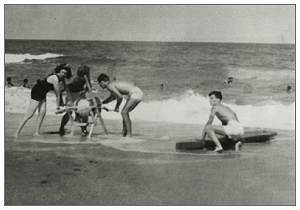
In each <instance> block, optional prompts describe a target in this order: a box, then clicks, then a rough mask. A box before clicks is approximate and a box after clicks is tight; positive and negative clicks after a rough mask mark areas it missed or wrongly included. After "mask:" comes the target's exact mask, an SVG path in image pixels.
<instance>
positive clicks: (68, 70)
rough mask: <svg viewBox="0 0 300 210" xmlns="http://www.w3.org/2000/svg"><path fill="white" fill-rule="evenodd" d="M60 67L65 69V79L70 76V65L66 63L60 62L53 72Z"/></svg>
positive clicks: (58, 70)
mask: <svg viewBox="0 0 300 210" xmlns="http://www.w3.org/2000/svg"><path fill="white" fill-rule="evenodd" d="M62 69H65V70H66V71H67V74H66V78H67V79H69V78H71V77H72V70H71V67H70V66H69V64H67V63H62V64H59V65H57V66H56V67H55V69H54V73H55V74H58V73H59V72H60V71H61V70H62Z"/></svg>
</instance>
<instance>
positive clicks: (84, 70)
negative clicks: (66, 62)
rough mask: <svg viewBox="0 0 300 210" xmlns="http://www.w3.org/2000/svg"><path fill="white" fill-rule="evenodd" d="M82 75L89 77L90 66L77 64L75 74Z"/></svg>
mask: <svg viewBox="0 0 300 210" xmlns="http://www.w3.org/2000/svg"><path fill="white" fill-rule="evenodd" d="M84 75H86V76H87V77H88V78H90V67H88V66H86V65H82V66H79V67H78V69H77V76H79V77H84Z"/></svg>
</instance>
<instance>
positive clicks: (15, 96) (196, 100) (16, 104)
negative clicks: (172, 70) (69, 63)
mask: <svg viewBox="0 0 300 210" xmlns="http://www.w3.org/2000/svg"><path fill="white" fill-rule="evenodd" d="M29 99H30V90H29V89H25V88H20V87H13V88H5V112H13V113H24V112H25V111H26V108H27V106H28V104H29ZM24 102H25V103H24ZM124 103H125V100H124V101H123V103H122V105H121V106H123V105H124ZM55 104H56V103H55V96H54V95H53V94H48V97H47V110H48V111H47V114H49V115H54V112H55ZM114 105H115V104H114V103H111V104H109V106H107V107H109V108H113V107H114ZM226 105H228V106H229V107H231V108H232V109H233V110H234V111H235V112H236V114H237V116H238V118H239V120H240V121H241V123H242V124H243V125H244V126H247V127H262V128H273V129H288V130H293V129H295V103H292V104H289V105H284V104H281V103H279V102H275V101H269V102H268V103H265V104H264V105H259V106H258V105H257V106H254V105H237V104H226ZM209 113H210V105H209V102H208V98H207V97H204V96H202V95H200V94H198V93H195V92H193V91H192V90H188V91H186V93H185V94H183V95H181V96H179V97H175V98H170V99H166V100H161V101H147V102H142V103H141V104H139V105H138V106H137V107H136V109H135V110H134V111H133V112H132V114H131V117H132V119H133V120H142V121H163V122H171V123H185V124H199V125H203V124H205V123H206V121H207V120H208V116H209ZM103 117H104V118H106V119H118V120H121V116H120V114H119V113H114V112H103ZM58 123H59V122H58ZM214 123H216V124H220V122H219V121H218V120H217V119H215V122H214ZM199 128H200V127H199ZM200 132H201V131H200V130H199V133H200Z"/></svg>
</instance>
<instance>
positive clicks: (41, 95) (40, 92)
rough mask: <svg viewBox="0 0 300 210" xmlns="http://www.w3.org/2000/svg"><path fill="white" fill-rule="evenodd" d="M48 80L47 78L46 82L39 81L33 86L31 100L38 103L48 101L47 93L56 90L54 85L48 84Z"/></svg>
mask: <svg viewBox="0 0 300 210" xmlns="http://www.w3.org/2000/svg"><path fill="white" fill-rule="evenodd" d="M47 78H48V77H47ZM47 78H45V79H44V80H38V81H37V83H36V84H35V85H34V86H33V88H32V89H31V99H33V100H36V101H43V100H45V99H46V95H47V93H48V92H49V91H51V90H54V87H53V84H51V83H49V82H47Z"/></svg>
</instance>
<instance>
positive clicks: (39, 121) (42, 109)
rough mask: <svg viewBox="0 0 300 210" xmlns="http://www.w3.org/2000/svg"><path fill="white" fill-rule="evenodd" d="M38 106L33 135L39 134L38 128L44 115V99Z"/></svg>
mask: <svg viewBox="0 0 300 210" xmlns="http://www.w3.org/2000/svg"><path fill="white" fill-rule="evenodd" d="M38 108H39V109H38V116H37V124H36V129H35V133H34V134H33V135H34V136H39V135H40V129H41V126H42V123H43V121H44V118H45V115H46V100H43V101H41V103H40V104H39V106H38Z"/></svg>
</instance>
